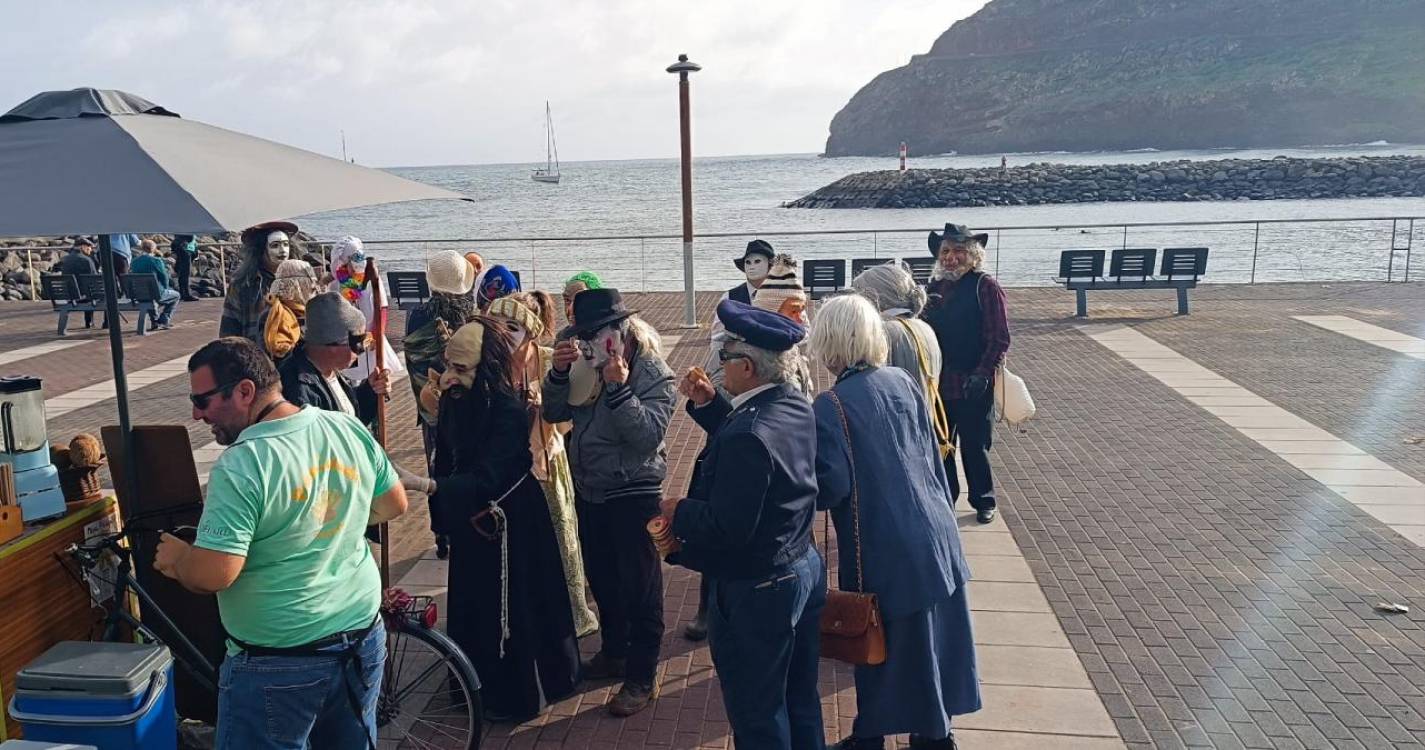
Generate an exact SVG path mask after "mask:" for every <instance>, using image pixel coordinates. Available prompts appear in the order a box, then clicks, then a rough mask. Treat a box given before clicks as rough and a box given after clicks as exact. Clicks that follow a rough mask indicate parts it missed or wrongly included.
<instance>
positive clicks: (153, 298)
mask: <svg viewBox="0 0 1425 750" xmlns="http://www.w3.org/2000/svg"><path fill="white" fill-rule="evenodd" d="M119 283H120V285H122V286H123V288H124V296H125V297H128V298H129V299H131V300H133V301H134V302H157V301H158V295H159V293H160V292H161V291H162V290H161V289H160V288H159V286H158V276H156V275H154V274H151V273H126V274H124V275H123V276H120V277H119Z"/></svg>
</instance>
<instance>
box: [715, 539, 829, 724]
mask: <svg viewBox="0 0 1425 750" xmlns="http://www.w3.org/2000/svg"><path fill="white" fill-rule="evenodd" d="M825 576H826V569H825V567H824V565H823V563H822V559H821V555H820V554H818V553H817V551H816V549H815V548H809V549H808V550H807V552H806V554H805V555H802V557H801V558H800V559H798V560H797V561H796V562H794V563H792V564H791V565H790V566H788V567H787V569H786V570H783V571H781V572H779V573H776V574H773V575H770V576H766V577H764V578H760V579H753V580H749V581H719V580H713V581H712V583H711V586H710V588H711V592H710V594H711V595H710V596H709V600H710V601H709V607H708V645H709V647H711V649H712V660H713V667H714V668H716V669H717V676H718V679H719V680H721V681H722V703H723V707H724V708H725V709H726V710H727V720H728V723H729V724H731V725H732V740H733V745H734V746H735V747H737V748H739V749H740V748H758V749H759V750H760V749H761V748H785V749H786V750H821V749H822V748H824V747H825V746H826V740H825V738H824V736H823V734H822V723H821V696H820V694H819V693H818V691H817V658H818V656H819V652H820V651H821V611H822V609H824V608H825V606H826V578H825ZM703 580H708V579H707V578H706V577H704V578H703Z"/></svg>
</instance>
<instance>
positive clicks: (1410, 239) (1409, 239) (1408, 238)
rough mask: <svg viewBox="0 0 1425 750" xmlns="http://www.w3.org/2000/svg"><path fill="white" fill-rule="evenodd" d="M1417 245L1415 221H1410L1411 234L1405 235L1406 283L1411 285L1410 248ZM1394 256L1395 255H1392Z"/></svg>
mask: <svg viewBox="0 0 1425 750" xmlns="http://www.w3.org/2000/svg"><path fill="white" fill-rule="evenodd" d="M1414 245H1415V220H1414V219H1411V220H1410V234H1407V235H1405V283H1407V284H1409V283H1410V248H1411V247H1413V246H1414ZM1391 254H1392V255H1394V253H1391Z"/></svg>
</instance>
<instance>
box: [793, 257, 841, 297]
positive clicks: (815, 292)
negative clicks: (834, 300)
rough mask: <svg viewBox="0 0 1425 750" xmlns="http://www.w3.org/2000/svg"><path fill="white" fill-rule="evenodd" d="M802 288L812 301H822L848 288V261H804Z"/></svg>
mask: <svg viewBox="0 0 1425 750" xmlns="http://www.w3.org/2000/svg"><path fill="white" fill-rule="evenodd" d="M802 286H803V287H805V288H806V291H807V296H809V297H811V298H812V299H821V298H822V297H825V296H826V295H827V294H830V293H831V292H836V291H840V289H841V288H842V287H844V286H846V261H844V260H804V261H802Z"/></svg>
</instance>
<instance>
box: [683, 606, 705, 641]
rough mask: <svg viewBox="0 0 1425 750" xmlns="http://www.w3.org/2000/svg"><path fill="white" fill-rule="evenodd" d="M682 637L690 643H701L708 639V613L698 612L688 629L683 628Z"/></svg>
mask: <svg viewBox="0 0 1425 750" xmlns="http://www.w3.org/2000/svg"><path fill="white" fill-rule="evenodd" d="M683 637H684V638H687V639H688V640H690V641H701V640H704V639H706V638H707V637H708V613H706V612H699V613H698V616H697V617H694V618H693V621H692V622H690V623H688V627H686V628H683Z"/></svg>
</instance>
